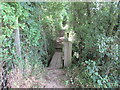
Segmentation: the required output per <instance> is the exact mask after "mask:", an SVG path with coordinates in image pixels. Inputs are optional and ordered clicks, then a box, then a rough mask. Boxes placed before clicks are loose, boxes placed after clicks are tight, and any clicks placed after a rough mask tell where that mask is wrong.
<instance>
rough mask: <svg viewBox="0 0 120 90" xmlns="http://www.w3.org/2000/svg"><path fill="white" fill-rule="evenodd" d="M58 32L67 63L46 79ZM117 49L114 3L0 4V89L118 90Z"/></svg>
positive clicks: (118, 19) (118, 7) (119, 27)
mask: <svg viewBox="0 0 120 90" xmlns="http://www.w3.org/2000/svg"><path fill="white" fill-rule="evenodd" d="M62 30H63V31H64V33H65V34H64V36H65V37H66V38H67V33H69V38H70V39H71V42H72V58H71V59H72V63H71V65H69V66H68V67H62V68H60V69H55V70H56V72H54V71H55V70H53V72H54V74H51V75H49V74H48V72H50V70H49V71H47V68H49V64H50V62H51V59H52V57H53V55H54V53H55V50H56V49H55V46H56V39H57V37H58V36H59V34H60V32H61V31H62ZM119 45H120V2H0V85H1V86H0V88H2V89H5V88H60V87H61V88H65V87H67V88H119V87H120V47H119ZM61 72H62V74H61ZM59 73H60V75H62V76H61V77H60V75H57V74H59ZM46 75H48V76H46ZM54 75H56V77H58V78H59V79H60V81H58V82H59V83H60V85H61V86H60V85H57V84H56V83H58V82H56V81H55V80H52V79H51V78H53V77H55V76H54ZM58 78H57V80H59V79H58ZM63 78H64V79H63ZM45 79H46V81H45ZM48 81H49V82H48ZM50 83H51V84H52V83H53V86H51V85H50ZM48 84H49V85H48ZM54 84H55V85H54Z"/></svg>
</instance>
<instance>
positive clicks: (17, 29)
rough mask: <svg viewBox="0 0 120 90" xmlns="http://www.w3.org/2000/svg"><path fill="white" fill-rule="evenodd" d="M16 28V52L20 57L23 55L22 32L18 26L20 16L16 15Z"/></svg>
mask: <svg viewBox="0 0 120 90" xmlns="http://www.w3.org/2000/svg"><path fill="white" fill-rule="evenodd" d="M15 24H16V29H15V45H16V53H17V55H18V57H21V47H20V33H19V26H18V17H16V22H15Z"/></svg>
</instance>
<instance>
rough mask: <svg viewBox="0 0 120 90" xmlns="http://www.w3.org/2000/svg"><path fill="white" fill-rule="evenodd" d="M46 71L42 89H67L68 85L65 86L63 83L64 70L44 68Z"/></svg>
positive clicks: (65, 78)
mask: <svg viewBox="0 0 120 90" xmlns="http://www.w3.org/2000/svg"><path fill="white" fill-rule="evenodd" d="M46 71H47V74H46V75H45V76H44V78H45V81H46V82H45V85H44V88H69V86H68V85H65V81H66V80H67V77H66V71H65V70H63V69H54V68H46Z"/></svg>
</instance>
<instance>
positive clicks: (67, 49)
mask: <svg viewBox="0 0 120 90" xmlns="http://www.w3.org/2000/svg"><path fill="white" fill-rule="evenodd" d="M67 36H68V34H67ZM63 45H64V48H63V52H64V67H67V66H69V65H70V64H71V63H72V61H71V57H72V42H70V41H69V40H68V39H67V40H65V41H64V42H63Z"/></svg>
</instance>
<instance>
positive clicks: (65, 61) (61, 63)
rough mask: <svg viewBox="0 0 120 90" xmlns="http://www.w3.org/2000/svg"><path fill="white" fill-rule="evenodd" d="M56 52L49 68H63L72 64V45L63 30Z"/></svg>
mask: <svg viewBox="0 0 120 90" xmlns="http://www.w3.org/2000/svg"><path fill="white" fill-rule="evenodd" d="M55 48H56V50H55V53H54V55H53V57H52V60H51V62H50V65H49V67H51V68H55V69H56V68H62V67H66V66H69V65H70V64H71V54H72V43H71V42H70V41H69V40H67V39H65V31H64V30H61V31H60V32H59V36H58V38H57V40H56V46H55Z"/></svg>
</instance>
